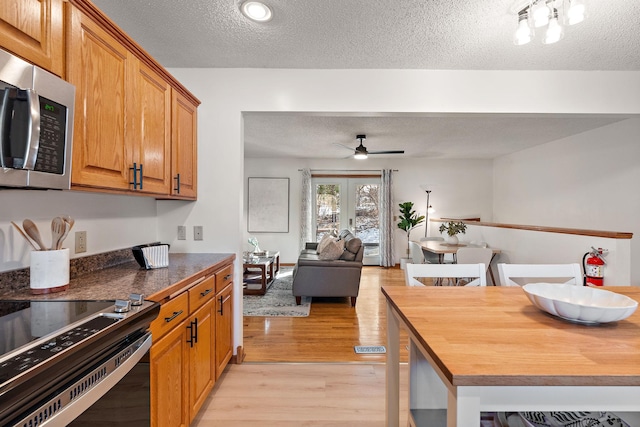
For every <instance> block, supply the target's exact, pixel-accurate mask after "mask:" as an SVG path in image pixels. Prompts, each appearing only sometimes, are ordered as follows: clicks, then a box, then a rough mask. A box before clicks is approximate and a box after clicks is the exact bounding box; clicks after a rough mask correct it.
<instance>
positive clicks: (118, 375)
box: [17, 332, 151, 427]
mask: <svg viewBox="0 0 640 427" xmlns="http://www.w3.org/2000/svg"><path fill="white" fill-rule="evenodd" d="M150 348H151V332H147V333H146V334H144V335H143V336H141V337H140V338H138V339H137V340H136V341H135V342H133V343H132V344H131V345H129V346H127V347H126V348H123V349H121V350H120V351H118V352H117V353H115V354H111V355H110V356H109V357H107V358H106V359H103V361H102V362H99V363H97V364H96V365H95V367H94V368H93V369H91V371H90V372H89V373H87V374H86V375H84V376H82V377H81V378H78V379H77V380H76V381H74V382H73V383H72V384H71V385H70V386H69V387H67V388H66V389H65V390H63V391H62V392H61V393H58V394H57V395H56V396H55V397H54V398H53V399H52V400H51V401H48V402H44V403H43V404H42V405H39V406H38V408H37V409H36V410H35V411H33V412H32V413H31V414H30V415H28V416H27V417H26V418H25V419H24V421H25V422H27V423H28V421H29V420H33V419H35V418H37V417H38V416H39V415H40V414H41V413H43V412H45V411H47V409H48V408H50V407H51V405H52V404H53V403H52V401H55V402H56V403H55V404H56V405H58V402H61V407H60V409H58V410H57V412H56V413H54V414H53V415H49V416H48V417H45V419H44V420H43V422H41V423H39V424H38V426H39V427H45V426H51V427H53V426H61V425H67V424H69V423H71V421H73V420H74V419H76V418H77V417H78V416H80V414H82V413H83V412H84V411H86V410H87V409H88V408H89V407H90V406H91V405H93V404H94V403H95V402H97V401H98V400H99V399H100V398H101V397H102V396H104V395H105V394H106V393H107V392H108V391H109V390H111V389H112V388H113V387H114V386H115V385H116V384H117V383H118V382H119V381H120V380H121V379H122V378H124V376H125V375H127V374H128V373H129V371H131V369H133V367H134V366H135V365H136V364H137V363H138V362H139V361H140V360H141V359H142V357H143V356H144V355H145V354H146V353H147V352H148V351H149V349H150ZM101 372H107V373H106V374H105V375H104V376H103V377H102V379H101V380H100V381H98V382H95V384H94V385H93V386H91V387H88V388H86V387H85V385H86V384H87V382H88V381H90V380H88V379H95V378H96V376H98V377H100V375H101V374H100V373H101ZM71 396H74V397H73V398H71ZM17 425H23V424H22V421H21V422H20V423H19V424H17Z"/></svg>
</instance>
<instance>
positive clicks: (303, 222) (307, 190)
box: [300, 169, 315, 249]
mask: <svg viewBox="0 0 640 427" xmlns="http://www.w3.org/2000/svg"><path fill="white" fill-rule="evenodd" d="M312 205H313V192H312V191H311V170H310V169H303V170H302V200H301V203H300V249H304V245H305V243H306V242H313V241H314V240H315V239H313V238H312V236H311V232H312V230H313V211H312V210H311V209H312Z"/></svg>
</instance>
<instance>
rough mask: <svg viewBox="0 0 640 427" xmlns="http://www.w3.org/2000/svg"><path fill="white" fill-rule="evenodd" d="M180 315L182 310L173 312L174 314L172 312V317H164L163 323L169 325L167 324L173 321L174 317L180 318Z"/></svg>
mask: <svg viewBox="0 0 640 427" xmlns="http://www.w3.org/2000/svg"><path fill="white" fill-rule="evenodd" d="M181 314H182V310H180V311H174V312H173V315H172V316H171V317H165V318H164V321H165V322H167V323H169V322H171V321H172V320H173V319H175V318H176V317H178V316H180V315H181Z"/></svg>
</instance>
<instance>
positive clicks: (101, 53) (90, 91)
mask: <svg viewBox="0 0 640 427" xmlns="http://www.w3.org/2000/svg"><path fill="white" fill-rule="evenodd" d="M69 15H70V23H71V25H70V33H69V34H70V36H69V38H68V40H67V51H68V59H69V63H68V67H67V80H68V81H69V82H71V83H72V84H74V85H75V86H76V108H75V122H74V138H73V162H72V175H71V183H72V185H74V186H75V185H79V186H91V187H103V188H112V189H128V188H129V186H130V184H129V182H130V176H131V175H130V174H129V169H128V168H129V165H128V159H129V158H130V157H131V155H132V153H131V149H132V147H131V146H130V144H127V143H126V139H125V137H126V135H125V117H126V116H127V114H130V112H128V111H127V109H129V110H130V109H132V108H133V106H132V104H131V102H130V99H129V96H130V95H129V94H130V92H127V87H128V86H130V85H131V80H132V79H133V76H132V73H131V72H130V70H132V69H133V67H132V66H131V65H130V63H131V62H132V61H135V58H134V57H133V55H132V54H131V53H130V52H129V51H128V50H127V49H126V48H125V47H124V46H122V45H121V44H120V43H119V42H118V41H117V40H116V39H115V38H113V37H112V36H111V35H110V34H109V33H107V32H106V31H104V30H103V29H102V28H101V27H100V26H99V25H98V24H96V23H95V22H94V21H92V20H91V19H90V18H89V17H87V16H86V15H84V14H83V13H81V12H80V11H78V10H76V9H70V10H69ZM128 81H129V82H128Z"/></svg>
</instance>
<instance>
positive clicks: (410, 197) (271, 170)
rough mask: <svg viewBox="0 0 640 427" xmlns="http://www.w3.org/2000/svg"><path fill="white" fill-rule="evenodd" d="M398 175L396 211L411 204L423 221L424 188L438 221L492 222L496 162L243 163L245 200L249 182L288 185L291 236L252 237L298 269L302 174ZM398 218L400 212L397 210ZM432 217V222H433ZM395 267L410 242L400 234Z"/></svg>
mask: <svg viewBox="0 0 640 427" xmlns="http://www.w3.org/2000/svg"><path fill="white" fill-rule="evenodd" d="M303 167H308V168H310V169H343V170H353V169H363V168H364V169H377V170H378V171H379V170H380V169H383V168H384V169H397V170H398V171H397V172H394V174H393V190H394V191H393V197H394V206H396V207H397V205H398V203H401V202H405V201H412V202H413V203H414V204H415V209H416V211H418V212H419V213H420V214H422V215H424V213H425V211H426V203H427V195H426V193H425V192H424V191H423V190H422V189H421V188H420V186H421V185H426V184H428V188H429V189H431V190H432V193H431V197H430V200H429V203H430V204H431V205H432V206H434V209H437V212H436V213H435V214H434V215H435V216H439V215H442V216H448V215H451V216H455V215H468V214H474V215H477V216H481V217H482V219H483V220H486V221H491V210H492V200H493V196H492V192H493V188H492V183H493V170H492V169H493V162H492V161H491V160H425V159H393V158H389V159H369V160H367V162H366V163H363V162H360V161H357V160H341V161H335V160H320V159H302V160H301V159H287V160H284V159H245V171H244V174H245V181H244V189H245V194H246V186H247V178H248V177H284V178H289V179H290V195H289V196H290V202H289V206H290V208H289V233H252V234H251V235H252V236H255V237H256V238H257V239H258V241H259V242H260V248H262V249H272V250H278V251H280V260H281V262H283V263H291V264H293V263H295V262H296V260H297V258H298V254H299V236H300V193H301V185H302V179H301V173H300V172H299V171H298V169H301V168H303ZM396 214H399V209H396ZM434 215H432V216H431V218H433V217H434ZM246 216H247V204H246V197H245V203H244V209H243V222H242V225H243V230H244V234H243V236H244V237H243V246H244V250H251V249H252V246H251V245H250V244H249V243H247V238H248V236H249V233H248V232H247V228H246V224H247V219H246V218H247V217H246ZM420 237H424V226H421V227H418V228H416V229H414V230H413V231H412V232H411V238H412V240H419V239H420ZM394 238H395V258H396V262H399V259H400V258H401V257H403V256H405V255H404V253H405V252H406V248H407V238H406V234H405V232H404V231H402V230H400V229H396V234H395V235H394Z"/></svg>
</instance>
